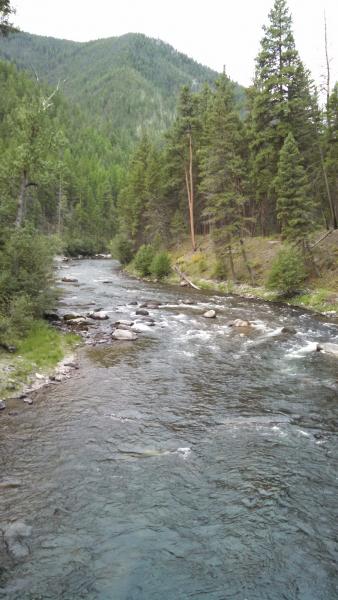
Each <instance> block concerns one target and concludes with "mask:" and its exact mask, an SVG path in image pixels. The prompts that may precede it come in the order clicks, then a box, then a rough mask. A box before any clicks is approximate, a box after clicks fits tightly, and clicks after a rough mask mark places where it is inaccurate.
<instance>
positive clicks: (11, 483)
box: [0, 477, 21, 490]
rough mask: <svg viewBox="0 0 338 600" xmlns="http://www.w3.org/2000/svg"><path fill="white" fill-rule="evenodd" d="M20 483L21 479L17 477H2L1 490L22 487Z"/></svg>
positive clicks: (0, 480)
mask: <svg viewBox="0 0 338 600" xmlns="http://www.w3.org/2000/svg"><path fill="white" fill-rule="evenodd" d="M20 485H21V481H20V479H16V478H15V477H3V478H2V479H0V490H4V489H9V488H17V487H20Z"/></svg>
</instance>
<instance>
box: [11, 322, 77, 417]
mask: <svg viewBox="0 0 338 600" xmlns="http://www.w3.org/2000/svg"><path fill="white" fill-rule="evenodd" d="M78 343H79V337H78V336H77V335H74V334H72V333H64V332H60V331H58V330H57V329H55V328H54V327H53V326H51V325H49V324H48V323H46V322H44V321H35V322H34V323H33V324H32V327H31V329H30V331H29V332H28V334H27V335H26V337H24V338H23V339H21V340H20V341H19V343H18V346H17V349H16V351H15V352H13V353H8V352H1V354H0V400H1V402H2V404H1V406H2V408H5V407H6V402H5V401H6V400H7V399H21V400H23V401H24V402H26V403H28V404H30V403H31V402H30V398H29V394H31V393H32V392H35V391H36V390H38V389H40V388H41V387H44V386H45V385H48V384H49V383H51V382H55V381H61V380H62V379H63V378H65V377H67V376H69V374H70V372H71V370H72V368H73V367H72V365H73V364H75V363H74V360H75V359H74V349H75V347H76V346H77V345H78Z"/></svg>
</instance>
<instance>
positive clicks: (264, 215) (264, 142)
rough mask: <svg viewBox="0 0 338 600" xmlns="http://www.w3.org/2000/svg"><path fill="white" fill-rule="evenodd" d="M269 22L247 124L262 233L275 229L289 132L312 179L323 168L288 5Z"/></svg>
mask: <svg viewBox="0 0 338 600" xmlns="http://www.w3.org/2000/svg"><path fill="white" fill-rule="evenodd" d="M269 20H270V23H269V25H268V26H265V27H264V28H263V30H264V37H263V39H262V41H261V50H260V53H259V54H258V57H257V60H256V75H255V82H254V86H253V89H252V90H251V111H250V117H249V124H248V129H249V137H250V155H251V156H250V163H251V179H252V183H253V186H254V190H255V197H256V203H257V211H258V216H259V222H260V226H261V230H262V232H263V233H267V232H268V231H271V230H273V229H275V226H276V223H275V214H276V213H275V208H276V189H275V186H274V181H275V177H276V174H277V165H278V159H279V152H280V150H281V148H282V146H283V143H284V140H285V139H286V137H287V135H288V133H289V132H290V131H291V132H292V133H293V135H294V137H295V139H296V141H297V144H298V146H299V149H300V150H301V152H302V154H303V155H304V158H305V165H304V166H305V168H306V169H307V170H308V172H309V174H310V172H313V170H314V165H316V168H317V170H318V168H319V159H318V149H316V151H315V152H314V144H313V140H314V136H315V131H316V130H315V125H314V111H315V110H316V102H315V99H314V98H313V95H312V94H311V82H310V79H309V74H308V72H307V71H306V70H305V69H304V66H303V64H302V62H301V60H300V58H299V55H298V52H297V50H296V47H295V41H294V37H293V34H292V29H291V25H292V20H291V16H290V14H289V11H288V8H287V4H286V0H275V3H274V7H273V9H272V10H271V12H270V14H269Z"/></svg>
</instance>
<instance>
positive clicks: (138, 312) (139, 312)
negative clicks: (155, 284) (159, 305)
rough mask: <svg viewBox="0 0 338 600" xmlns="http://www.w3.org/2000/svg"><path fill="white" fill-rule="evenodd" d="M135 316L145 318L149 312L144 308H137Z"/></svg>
mask: <svg viewBox="0 0 338 600" xmlns="http://www.w3.org/2000/svg"><path fill="white" fill-rule="evenodd" d="M136 314H137V315H142V316H144V317H147V316H148V315H149V312H148V311H147V310H146V309H145V308H138V309H137V311H136Z"/></svg>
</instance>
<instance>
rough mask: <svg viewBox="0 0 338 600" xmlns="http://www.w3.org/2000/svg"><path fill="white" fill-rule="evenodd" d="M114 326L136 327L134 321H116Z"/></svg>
mask: <svg viewBox="0 0 338 600" xmlns="http://www.w3.org/2000/svg"><path fill="white" fill-rule="evenodd" d="M114 325H115V326H116V327H117V328H118V326H119V325H126V326H127V327H132V326H133V325H134V321H128V320H127V319H120V320H119V321H115V323H114Z"/></svg>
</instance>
